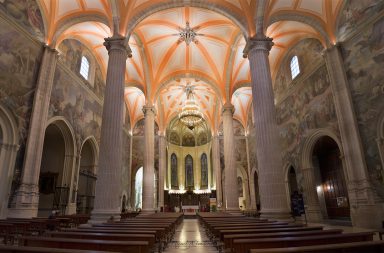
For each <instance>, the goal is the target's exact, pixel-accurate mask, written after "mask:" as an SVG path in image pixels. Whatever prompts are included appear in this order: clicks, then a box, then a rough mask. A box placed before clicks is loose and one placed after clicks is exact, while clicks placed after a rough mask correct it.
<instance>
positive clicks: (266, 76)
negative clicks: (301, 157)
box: [244, 37, 290, 219]
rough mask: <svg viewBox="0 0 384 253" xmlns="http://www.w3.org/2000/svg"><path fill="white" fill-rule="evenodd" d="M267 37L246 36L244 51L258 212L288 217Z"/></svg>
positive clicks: (262, 214) (267, 215) (268, 39)
mask: <svg viewBox="0 0 384 253" xmlns="http://www.w3.org/2000/svg"><path fill="white" fill-rule="evenodd" d="M272 46H273V42H272V39H270V38H266V37H264V38H250V39H249V41H248V42H247V46H246V48H245V51H244V52H245V53H248V58H249V65H250V70H251V79H252V101H253V103H252V104H253V113H254V119H255V128H256V143H257V146H256V154H257V159H258V167H259V179H260V180H259V189H260V200H261V216H262V217H266V218H268V217H270V218H283V219H285V218H289V217H290V210H289V207H288V203H287V193H286V189H285V185H284V175H283V166H282V158H281V151H280V143H279V141H280V140H279V134H278V127H277V123H276V115H275V114H276V112H275V104H274V95H273V90H272V79H271V72H270V67H269V59H268V55H269V51H270V49H271V47H272Z"/></svg>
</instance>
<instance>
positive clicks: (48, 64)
mask: <svg viewBox="0 0 384 253" xmlns="http://www.w3.org/2000/svg"><path fill="white" fill-rule="evenodd" d="M56 63H57V51H56V50H54V49H52V48H50V47H48V46H45V47H44V52H43V58H42V61H41V64H40V70H39V77H38V79H37V84H36V90H35V97H34V101H33V109H32V115H31V122H30V126H29V131H28V133H29V135H28V139H27V144H26V149H25V157H24V168H23V171H22V175H21V184H20V187H19V189H18V190H17V192H16V197H15V198H14V203H11V210H10V212H9V215H8V216H9V217H13V218H31V217H36V216H37V211H38V207H39V176H40V165H41V158H42V155H43V146H44V136H45V129H46V123H47V118H48V110H49V102H50V99H51V92H52V86H53V78H54V74H55V69H56Z"/></svg>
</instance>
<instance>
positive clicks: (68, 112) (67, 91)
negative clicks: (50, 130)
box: [48, 65, 103, 150]
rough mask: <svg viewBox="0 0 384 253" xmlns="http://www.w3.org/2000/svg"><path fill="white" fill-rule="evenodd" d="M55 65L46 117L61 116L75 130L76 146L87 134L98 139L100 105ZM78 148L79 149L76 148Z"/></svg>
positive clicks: (100, 114) (100, 118) (100, 116)
mask: <svg viewBox="0 0 384 253" xmlns="http://www.w3.org/2000/svg"><path fill="white" fill-rule="evenodd" d="M74 83H76V80H73V78H72V77H71V76H70V75H68V74H67V73H66V72H65V70H64V69H62V67H61V66H60V65H57V68H56V71H55V77H54V81H53V88H52V95H51V101H50V105H49V112H48V118H51V117H54V116H63V117H64V118H66V119H67V120H68V122H69V123H70V124H71V126H72V127H73V129H74V131H75V135H76V142H77V146H78V147H80V145H81V143H82V141H83V140H84V139H85V138H87V137H88V136H95V138H96V139H97V141H98V142H99V141H100V129H101V120H102V110H103V109H102V105H101V104H100V102H99V101H97V100H95V99H94V98H93V97H92V96H90V94H89V92H88V90H87V89H85V88H84V87H82V86H81V85H76V84H74ZM78 150H79V149H78Z"/></svg>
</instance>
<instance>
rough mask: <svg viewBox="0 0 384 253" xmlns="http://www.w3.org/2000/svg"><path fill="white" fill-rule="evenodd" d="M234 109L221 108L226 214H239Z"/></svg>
mask: <svg viewBox="0 0 384 253" xmlns="http://www.w3.org/2000/svg"><path fill="white" fill-rule="evenodd" d="M234 110H235V109H234V107H233V105H232V104H230V103H226V104H224V106H223V112H222V117H223V130H224V131H223V132H224V164H225V170H224V171H225V182H224V192H225V202H224V203H223V204H224V206H225V207H226V210H227V212H234V213H236V212H239V211H240V209H239V192H238V190H237V169H236V162H235V142H234V136H233V113H234Z"/></svg>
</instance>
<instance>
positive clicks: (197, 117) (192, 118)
mask: <svg viewBox="0 0 384 253" xmlns="http://www.w3.org/2000/svg"><path fill="white" fill-rule="evenodd" d="M185 93H186V94H187V101H185V105H184V106H183V108H182V110H181V112H180V113H179V119H180V121H181V122H183V123H184V125H186V126H187V127H188V128H189V129H191V130H192V129H193V128H195V126H197V125H199V124H200V123H201V122H202V121H203V113H202V112H201V111H200V107H199V105H198V104H197V103H196V100H195V98H194V95H193V86H191V83H187V85H186V86H185Z"/></svg>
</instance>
